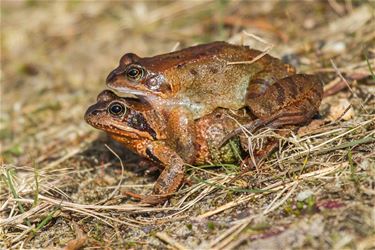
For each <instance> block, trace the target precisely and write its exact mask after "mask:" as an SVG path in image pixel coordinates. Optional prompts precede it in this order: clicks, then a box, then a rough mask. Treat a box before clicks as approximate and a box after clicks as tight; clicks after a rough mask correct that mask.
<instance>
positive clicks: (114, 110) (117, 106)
mask: <svg viewBox="0 0 375 250" xmlns="http://www.w3.org/2000/svg"><path fill="white" fill-rule="evenodd" d="M108 110H109V113H111V114H112V115H116V116H120V115H122V114H124V113H125V112H126V107H125V106H124V105H122V104H121V103H118V102H115V103H112V104H111V106H109V108H108Z"/></svg>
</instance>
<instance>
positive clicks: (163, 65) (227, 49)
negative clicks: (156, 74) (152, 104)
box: [139, 41, 260, 71]
mask: <svg viewBox="0 0 375 250" xmlns="http://www.w3.org/2000/svg"><path fill="white" fill-rule="evenodd" d="M259 53H260V52H259V51H257V50H253V49H250V48H249V47H248V46H240V45H234V44H229V43H227V42H223V41H216V42H212V43H207V44H201V45H196V46H193V47H188V48H185V49H182V50H179V51H174V52H170V53H166V54H162V55H158V56H153V57H144V58H141V59H140V60H139V63H140V64H142V65H144V66H145V67H146V68H148V69H151V70H154V71H165V70H171V69H174V68H181V67H182V66H183V65H187V64H194V63H197V62H200V61H207V60H211V59H213V58H221V59H231V58H232V59H235V58H242V59H246V58H254V57H255V56H257V55H259Z"/></svg>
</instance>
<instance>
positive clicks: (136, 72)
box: [126, 66, 144, 80]
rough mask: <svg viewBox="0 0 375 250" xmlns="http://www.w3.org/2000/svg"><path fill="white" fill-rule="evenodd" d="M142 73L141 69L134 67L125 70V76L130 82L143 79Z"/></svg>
mask: <svg viewBox="0 0 375 250" xmlns="http://www.w3.org/2000/svg"><path fill="white" fill-rule="evenodd" d="M143 73H144V72H143V69H142V68H139V67H136V66H131V67H129V68H128V69H127V70H126V75H127V77H128V78H129V79H131V80H139V79H141V78H142V77H143Z"/></svg>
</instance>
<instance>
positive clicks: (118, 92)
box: [108, 84, 151, 97]
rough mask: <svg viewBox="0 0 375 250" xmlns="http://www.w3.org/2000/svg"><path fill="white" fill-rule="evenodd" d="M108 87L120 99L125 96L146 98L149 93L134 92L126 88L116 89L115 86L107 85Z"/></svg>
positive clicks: (134, 90)
mask: <svg viewBox="0 0 375 250" xmlns="http://www.w3.org/2000/svg"><path fill="white" fill-rule="evenodd" d="M108 87H109V89H110V90H112V91H114V92H116V95H118V96H120V97H124V94H125V95H134V96H142V97H143V96H148V95H150V94H151V93H150V92H147V91H142V90H136V89H131V88H128V87H116V86H111V84H108Z"/></svg>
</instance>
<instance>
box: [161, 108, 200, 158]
mask: <svg viewBox="0 0 375 250" xmlns="http://www.w3.org/2000/svg"><path fill="white" fill-rule="evenodd" d="M166 116H167V120H168V121H167V124H168V125H167V126H168V127H167V131H168V134H169V138H170V143H171V144H172V145H173V148H175V149H176V152H177V153H178V155H180V156H181V157H182V159H184V161H185V162H187V163H191V162H192V161H193V159H194V158H195V153H196V150H195V146H194V145H195V140H196V133H195V124H194V119H193V114H192V113H191V112H190V111H189V110H188V109H187V108H186V107H182V106H176V107H173V108H171V109H170V110H168V114H167V115H166Z"/></svg>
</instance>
